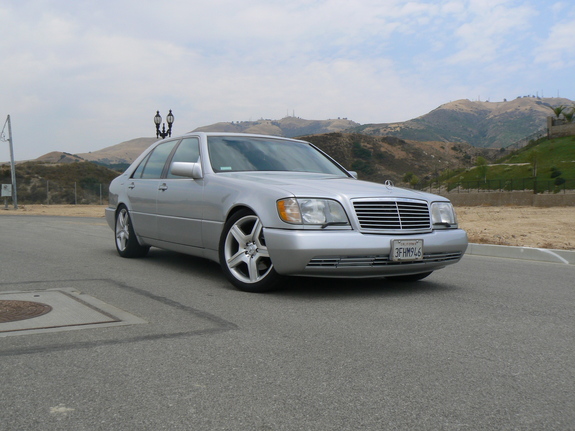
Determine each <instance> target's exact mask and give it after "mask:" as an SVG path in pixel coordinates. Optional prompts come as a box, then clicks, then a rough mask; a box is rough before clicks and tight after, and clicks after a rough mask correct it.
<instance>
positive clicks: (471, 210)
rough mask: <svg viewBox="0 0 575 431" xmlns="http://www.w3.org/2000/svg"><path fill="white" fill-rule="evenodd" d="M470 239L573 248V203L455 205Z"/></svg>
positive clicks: (28, 209) (41, 210)
mask: <svg viewBox="0 0 575 431" xmlns="http://www.w3.org/2000/svg"><path fill="white" fill-rule="evenodd" d="M106 206H107V205H20V206H19V208H18V210H14V209H13V208H11V207H10V209H9V210H3V209H2V210H0V216H2V215H14V214H17V215H24V216H28V215H30V216H33V215H50V216H72V217H101V218H102V219H103V218H104V208H106ZM456 210H457V216H458V218H459V224H460V226H461V228H463V229H465V230H466V231H467V234H468V236H469V242H472V243H477V244H496V245H508V246H519V247H535V248H548V249H558V250H575V207H551V208H539V207H519V206H504V207H492V206H477V207H457V208H456Z"/></svg>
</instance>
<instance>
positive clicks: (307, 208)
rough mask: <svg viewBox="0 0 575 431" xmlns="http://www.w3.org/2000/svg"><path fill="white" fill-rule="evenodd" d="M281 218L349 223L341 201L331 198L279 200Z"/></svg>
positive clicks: (325, 223)
mask: <svg viewBox="0 0 575 431" xmlns="http://www.w3.org/2000/svg"><path fill="white" fill-rule="evenodd" d="M277 207H278V213H279V216H280V218H281V219H282V220H283V221H285V222H286V223H292V224H309V225H322V226H323V227H327V226H329V225H342V226H343V225H348V224H349V222H348V220H347V216H346V215H345V211H344V210H343V208H342V207H341V205H340V204H339V202H336V201H333V200H331V199H308V198H305V199H304V198H297V199H296V198H287V199H281V200H279V201H278V202H277Z"/></svg>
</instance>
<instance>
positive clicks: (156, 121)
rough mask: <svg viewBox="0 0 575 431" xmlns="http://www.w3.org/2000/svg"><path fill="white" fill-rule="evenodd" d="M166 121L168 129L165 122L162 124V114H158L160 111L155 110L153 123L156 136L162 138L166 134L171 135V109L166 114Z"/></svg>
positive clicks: (172, 116)
mask: <svg viewBox="0 0 575 431" xmlns="http://www.w3.org/2000/svg"><path fill="white" fill-rule="evenodd" d="M166 122H167V123H168V130H166V124H165V123H164V124H162V116H161V115H160V111H156V115H155V116H154V124H155V125H156V138H160V137H161V138H162V139H164V138H165V137H166V136H172V124H174V114H172V110H171V109H170V112H169V113H168V115H167V116H166ZM160 124H162V131H160Z"/></svg>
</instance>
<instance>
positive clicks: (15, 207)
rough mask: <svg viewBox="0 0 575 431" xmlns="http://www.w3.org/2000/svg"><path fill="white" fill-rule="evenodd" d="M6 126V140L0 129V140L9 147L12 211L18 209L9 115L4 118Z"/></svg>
mask: <svg viewBox="0 0 575 431" xmlns="http://www.w3.org/2000/svg"><path fill="white" fill-rule="evenodd" d="M6 124H8V139H5V138H4V129H2V133H1V140H2V141H6V140H7V141H8V144H9V145H10V168H11V172H12V202H13V203H14V209H15V210H17V209H18V193H17V191H16V165H15V164H14V145H13V142H12V122H11V121H10V115H8V117H7V118H6V122H5V123H4V127H6Z"/></svg>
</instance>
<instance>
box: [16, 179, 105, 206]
mask: <svg viewBox="0 0 575 431" xmlns="http://www.w3.org/2000/svg"><path fill="white" fill-rule="evenodd" d="M108 186H109V184H104V183H94V182H85V181H84V182H82V181H80V182H74V183H59V182H56V181H49V180H44V181H35V182H34V183H32V184H18V203H21V204H44V205H61V204H68V205H103V204H105V203H107V202H108Z"/></svg>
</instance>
